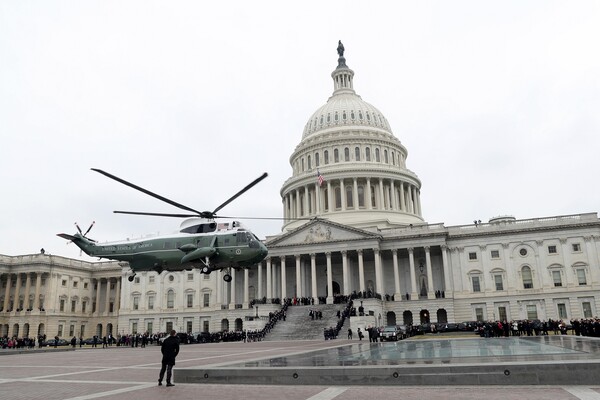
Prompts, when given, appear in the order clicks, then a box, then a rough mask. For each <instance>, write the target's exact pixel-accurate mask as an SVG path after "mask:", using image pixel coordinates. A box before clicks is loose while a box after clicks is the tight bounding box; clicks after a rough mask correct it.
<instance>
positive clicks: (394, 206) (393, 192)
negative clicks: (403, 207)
mask: <svg viewBox="0 0 600 400" xmlns="http://www.w3.org/2000/svg"><path fill="white" fill-rule="evenodd" d="M390 195H391V196H392V198H391V199H390V200H391V202H390V204H391V207H392V210H397V209H398V202H397V201H396V187H395V186H394V180H393V179H392V180H391V181H390Z"/></svg>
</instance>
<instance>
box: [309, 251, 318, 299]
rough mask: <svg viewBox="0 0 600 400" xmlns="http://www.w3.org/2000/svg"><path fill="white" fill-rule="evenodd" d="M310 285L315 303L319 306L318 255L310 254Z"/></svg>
mask: <svg viewBox="0 0 600 400" xmlns="http://www.w3.org/2000/svg"><path fill="white" fill-rule="evenodd" d="M310 283H311V292H312V293H311V295H312V298H313V301H314V302H315V304H319V298H318V296H317V255H316V254H315V253H311V254H310Z"/></svg>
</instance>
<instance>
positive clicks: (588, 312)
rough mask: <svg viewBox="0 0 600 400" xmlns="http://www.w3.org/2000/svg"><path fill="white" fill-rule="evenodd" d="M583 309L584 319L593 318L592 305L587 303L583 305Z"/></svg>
mask: <svg viewBox="0 0 600 400" xmlns="http://www.w3.org/2000/svg"><path fill="white" fill-rule="evenodd" d="M581 307H582V308H583V318H592V303H590V302H588V301H585V302H583V303H581Z"/></svg>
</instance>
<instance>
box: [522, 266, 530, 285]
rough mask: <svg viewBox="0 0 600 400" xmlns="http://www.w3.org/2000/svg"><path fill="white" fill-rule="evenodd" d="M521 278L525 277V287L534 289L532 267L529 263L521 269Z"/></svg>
mask: <svg viewBox="0 0 600 400" xmlns="http://www.w3.org/2000/svg"><path fill="white" fill-rule="evenodd" d="M521 278H522V279H523V288H524V289H533V276H532V274H531V268H529V267H528V266H527V265H526V266H524V267H523V268H522V269H521Z"/></svg>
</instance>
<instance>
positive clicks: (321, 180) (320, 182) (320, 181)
mask: <svg viewBox="0 0 600 400" xmlns="http://www.w3.org/2000/svg"><path fill="white" fill-rule="evenodd" d="M317 180H318V181H319V186H321V185H323V182H325V178H323V175H321V173H320V172H319V170H317Z"/></svg>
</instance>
